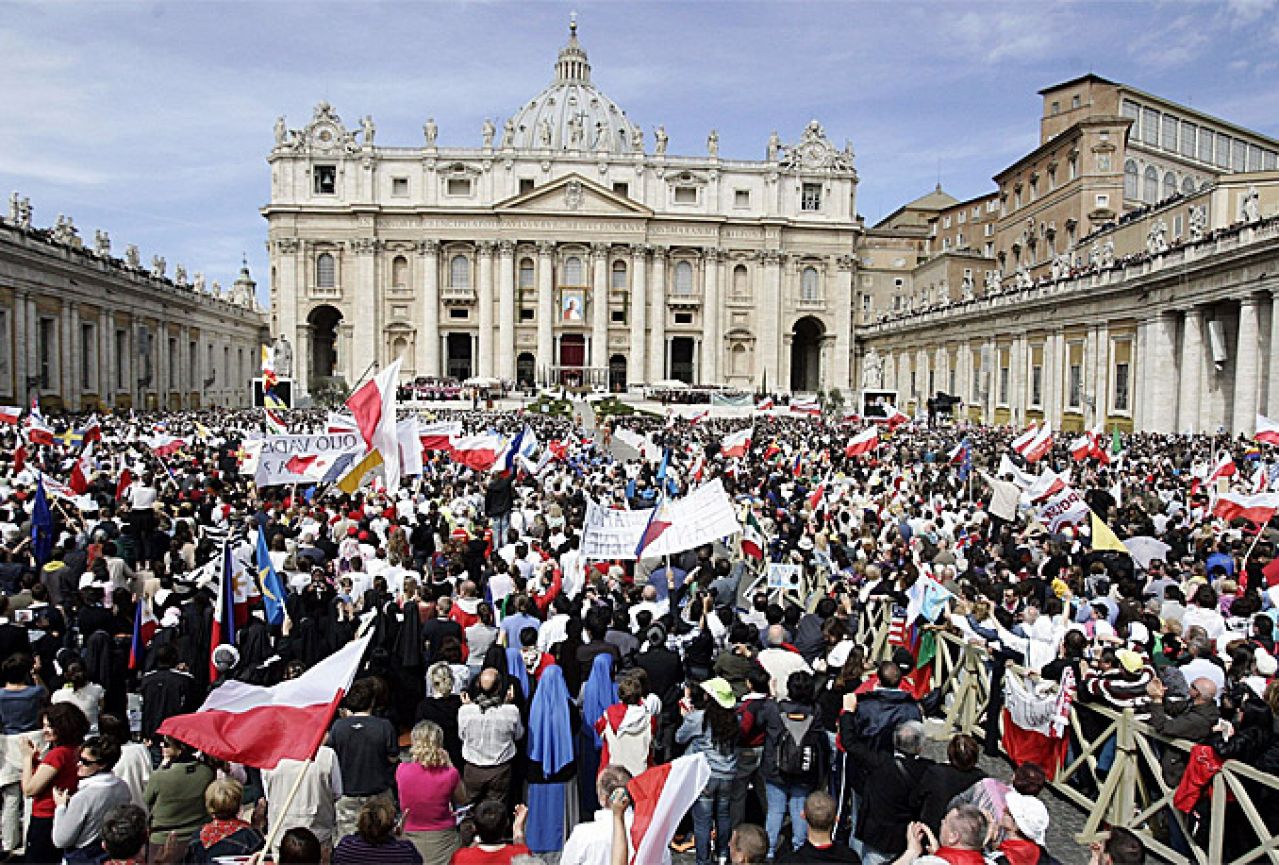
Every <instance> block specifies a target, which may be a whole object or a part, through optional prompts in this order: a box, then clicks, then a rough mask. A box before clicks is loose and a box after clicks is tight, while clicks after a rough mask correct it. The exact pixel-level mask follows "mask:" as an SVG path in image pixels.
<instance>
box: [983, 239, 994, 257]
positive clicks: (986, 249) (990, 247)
mask: <svg viewBox="0 0 1279 865" xmlns="http://www.w3.org/2000/svg"><path fill="white" fill-rule="evenodd" d="M981 254H982V255H984V256H986V257H987V258H994V257H995V244H994V243H992V242H991V241H989V240H988V241H986V242H985V243H984V244H982V248H981Z"/></svg>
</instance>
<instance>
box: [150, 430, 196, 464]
mask: <svg viewBox="0 0 1279 865" xmlns="http://www.w3.org/2000/svg"><path fill="white" fill-rule="evenodd" d="M146 443H147V447H149V448H151V450H152V451H154V452H155V455H156V456H158V457H159V458H160V459H164V458H165V457H168V456H172V455H173V454H175V453H177V452H178V451H180V450H182V448H184V447H186V446H187V443H186V440H185V439H180V438H178V437H177V436H171V435H164V434H161V435H154V436H151V437H150V438H149V439H146Z"/></svg>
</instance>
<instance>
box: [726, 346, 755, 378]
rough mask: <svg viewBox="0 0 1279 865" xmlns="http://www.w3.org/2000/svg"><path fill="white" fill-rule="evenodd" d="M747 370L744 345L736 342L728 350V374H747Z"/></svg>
mask: <svg viewBox="0 0 1279 865" xmlns="http://www.w3.org/2000/svg"><path fill="white" fill-rule="evenodd" d="M749 372H750V371H749V370H748V369H747V368H746V346H744V345H742V344H741V343H738V344H737V345H735V346H733V347H732V348H731V349H729V352H728V374H729V375H747V374H749Z"/></svg>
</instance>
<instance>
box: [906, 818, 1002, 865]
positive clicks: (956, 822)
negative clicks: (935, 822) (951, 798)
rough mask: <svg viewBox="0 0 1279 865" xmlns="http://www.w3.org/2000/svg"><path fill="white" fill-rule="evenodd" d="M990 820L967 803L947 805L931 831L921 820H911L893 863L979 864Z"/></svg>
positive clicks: (981, 861) (983, 856)
mask: <svg viewBox="0 0 1279 865" xmlns="http://www.w3.org/2000/svg"><path fill="white" fill-rule="evenodd" d="M989 831H990V821H989V819H988V818H987V817H986V815H985V814H983V813H982V812H981V811H978V810H977V809H976V808H974V807H973V806H971V805H961V806H959V807H957V808H951V809H950V811H948V812H947V813H946V816H945V817H944V818H943V819H942V822H941V831H940V832H939V833H936V834H934V833H933V831H932V830H931V829H929V828H928V827H927V826H926V825H924V824H923V823H911V824H910V826H909V827H908V830H907V833H906V834H907V835H908V838H907V840H906V849H905V851H904V852H903V853H902V855H900V856H898V857H897V858H896V859H894V860H891V861H892V862H893V863H894V865H983V863H985V861H986V857H985V855H984V853H983V850H984V849H985V846H986V834H987V832H989Z"/></svg>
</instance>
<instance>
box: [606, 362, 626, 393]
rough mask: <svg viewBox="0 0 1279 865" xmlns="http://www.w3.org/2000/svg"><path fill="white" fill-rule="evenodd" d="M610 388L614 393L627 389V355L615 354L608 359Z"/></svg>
mask: <svg viewBox="0 0 1279 865" xmlns="http://www.w3.org/2000/svg"><path fill="white" fill-rule="evenodd" d="M608 389H609V390H611V391H612V392H613V393H621V392H622V391H624V390H626V356H625V355H621V354H615V355H613V356H612V357H610V358H609V359H608Z"/></svg>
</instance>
